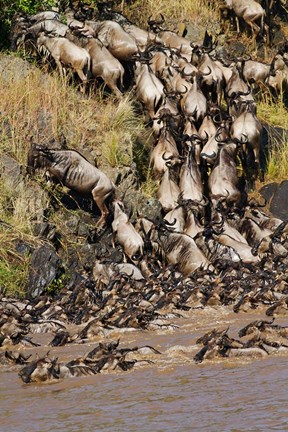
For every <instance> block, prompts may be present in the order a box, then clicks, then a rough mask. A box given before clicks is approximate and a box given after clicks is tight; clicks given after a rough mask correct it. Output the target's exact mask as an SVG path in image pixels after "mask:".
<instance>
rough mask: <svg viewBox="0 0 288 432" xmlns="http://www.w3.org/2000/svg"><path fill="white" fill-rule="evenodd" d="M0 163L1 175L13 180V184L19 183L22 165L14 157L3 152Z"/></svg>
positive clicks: (21, 177) (21, 176)
mask: <svg viewBox="0 0 288 432" xmlns="http://www.w3.org/2000/svg"><path fill="white" fill-rule="evenodd" d="M0 165H1V175H3V176H5V177H8V178H9V179H11V180H13V182H14V185H15V183H19V182H20V181H22V180H23V175H22V166H21V165H20V164H19V163H18V162H17V161H16V160H15V159H13V158H11V157H10V156H7V155H5V154H2V155H1V159H0Z"/></svg>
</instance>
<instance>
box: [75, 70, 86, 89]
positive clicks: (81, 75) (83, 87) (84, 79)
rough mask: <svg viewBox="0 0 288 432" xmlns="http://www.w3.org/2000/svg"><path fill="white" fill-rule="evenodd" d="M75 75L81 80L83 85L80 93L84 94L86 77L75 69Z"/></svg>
mask: <svg viewBox="0 0 288 432" xmlns="http://www.w3.org/2000/svg"><path fill="white" fill-rule="evenodd" d="M76 73H77V75H78V76H79V78H80V79H81V81H82V84H83V85H82V88H81V93H85V92H86V85H87V77H86V75H85V74H84V72H83V71H82V70H81V69H77V70H76Z"/></svg>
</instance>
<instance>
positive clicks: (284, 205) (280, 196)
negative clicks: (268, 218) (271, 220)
mask: <svg viewBox="0 0 288 432" xmlns="http://www.w3.org/2000/svg"><path fill="white" fill-rule="evenodd" d="M270 211H271V213H272V214H273V216H275V217H277V218H280V219H283V220H286V219H287V218H288V180H284V181H283V182H282V183H280V185H279V186H278V187H277V189H276V191H275V192H274V195H273V197H272V200H271V204H270Z"/></svg>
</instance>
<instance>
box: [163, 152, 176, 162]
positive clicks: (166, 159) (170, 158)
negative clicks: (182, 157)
mask: <svg viewBox="0 0 288 432" xmlns="http://www.w3.org/2000/svg"><path fill="white" fill-rule="evenodd" d="M165 154H166V152H165V153H163V155H162V159H163V160H165V161H171V160H172V159H173V158H174V156H173V155H171V156H169V157H167V158H165Z"/></svg>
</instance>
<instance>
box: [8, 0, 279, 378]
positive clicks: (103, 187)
mask: <svg viewBox="0 0 288 432" xmlns="http://www.w3.org/2000/svg"><path fill="white" fill-rule="evenodd" d="M266 3H267V2H266ZM268 3H269V5H270V7H272V6H273V3H274V2H273V1H271V2H268ZM281 4H282V3H281ZM266 6H267V5H266ZM267 7H268V6H267ZM225 8H226V9H225ZM220 10H221V15H222V16H223V14H224V16H226V17H227V16H228V18H229V17H231V14H232V17H233V20H236V25H237V27H239V23H240V26H245V25H246V26H247V29H246V30H247V32H248V34H249V29H250V35H251V41H252V43H255V44H256V45H257V44H259V43H269V38H268V34H269V32H270V30H271V28H270V27H271V20H269V26H268V24H267V21H265V19H264V18H265V9H264V8H262V6H261V5H260V4H259V3H257V2H255V1H253V0H239V1H236V0H235V1H233V0H232V1H228V0H227V1H226V3H225V5H224V6H223V4H222V6H221V8H220ZM223 11H224V12H223ZM225 12H227V13H226V14H225ZM98 13H99V16H98V18H97V20H96V19H95V20H94V19H92V16H91V14H92V11H91V9H90V8H89V7H84V6H83V4H82V5H81V7H79V9H77V10H73V9H71V8H70V9H69V8H68V9H67V10H66V13H65V15H66V23H65V24H63V22H61V21H60V15H59V13H58V12H55V11H45V12H41V13H39V14H37V15H34V16H25V17H23V16H22V17H17V19H16V20H15V25H14V30H13V33H12V43H13V46H15V47H19V46H23V44H29V45H30V47H31V46H34V47H36V49H37V52H38V53H41V55H43V56H44V58H45V59H46V60H49V61H51V59H53V60H54V62H55V64H56V66H57V68H58V70H59V72H60V73H61V74H62V75H63V74H65V73H67V70H68V69H70V70H71V71H73V72H75V73H76V74H77V75H78V77H79V79H80V81H81V90H82V91H83V92H84V93H85V92H86V91H87V87H88V86H91V83H92V82H93V81H94V82H95V80H96V79H97V78H101V79H102V80H103V81H104V83H105V85H106V86H107V88H108V89H110V91H111V92H113V93H115V96H116V97H117V98H119V99H121V97H122V94H123V92H125V91H127V90H129V91H130V92H131V94H133V95H134V97H135V99H136V100H137V101H138V103H139V102H140V103H141V104H142V106H143V113H144V114H145V115H146V119H147V127H150V128H151V129H152V136H153V141H154V145H153V150H152V151H151V155H150V161H151V167H152V172H153V176H154V179H155V181H156V182H157V184H158V190H157V199H158V200H159V202H160V203H161V206H162V217H161V218H160V217H159V218H157V219H155V220H152V219H149V218H147V217H145V215H138V218H137V221H136V222H135V221H133V220H131V216H130V215H128V212H127V211H126V209H125V200H123V197H122V199H120V197H119V193H117V192H118V191H117V186H115V184H114V183H113V181H112V180H110V179H109V178H108V177H107V175H106V174H104V173H103V172H102V171H101V170H100V169H99V168H97V167H95V166H94V165H92V164H91V163H90V162H89V161H88V160H87V159H86V158H84V157H83V156H82V155H81V154H80V153H79V152H78V151H76V150H74V149H73V150H67V149H61V148H49V147H48V146H44V145H39V144H36V143H32V144H31V148H30V150H29V154H28V161H27V172H28V173H29V175H33V173H34V172H35V170H36V169H42V170H43V171H46V173H48V174H49V178H50V179H51V178H52V179H55V180H57V181H58V182H60V183H62V184H63V185H65V186H67V187H68V188H70V189H72V190H74V191H75V192H77V193H79V194H83V195H87V194H91V195H92V198H93V200H94V201H95V203H96V205H97V207H98V208H99V210H100V212H101V216H100V217H99V220H98V221H97V225H98V228H99V230H110V229H112V232H113V244H117V245H120V246H121V247H122V250H123V260H122V262H113V260H111V259H110V260H109V259H108V257H107V258H106V259H96V258H97V257H95V262H94V263H92V264H91V266H90V267H91V271H90V273H89V272H88V273H86V274H85V275H83V279H82V281H81V282H80V283H79V284H78V285H77V286H76V287H74V286H73V287H69V286H66V287H65V288H63V290H61V292H60V293H56V294H55V295H54V297H49V295H42V296H40V297H37V298H34V299H29V300H28V299H27V300H21V301H20V300H13V299H8V298H5V297H2V300H1V327H0V345H1V346H2V352H1V357H0V358H1V360H0V361H1V363H4V364H18V365H19V364H20V365H24V367H23V369H21V371H20V373H19V375H20V377H21V378H22V380H23V381H24V382H25V383H27V382H31V381H33V382H38V381H46V380H49V379H59V378H63V377H68V376H79V375H92V374H96V373H99V372H102V371H108V370H117V369H119V370H128V369H131V368H132V367H133V366H134V365H135V364H136V363H139V362H140V363H143V362H144V363H149V362H152V360H149V358H146V355H148V354H153V355H154V357H155V358H154V357H153V362H155V361H156V362H157V360H156V358H157V356H159V355H161V353H160V352H159V351H157V350H156V349H154V348H153V347H150V346H143V347H134V348H119V340H118V341H114V342H105V343H104V342H103V343H99V345H97V346H96V348H95V349H93V350H92V351H90V352H89V353H87V354H86V355H85V356H81V357H79V358H77V359H75V360H73V361H70V362H69V363H59V362H58V359H56V358H50V357H49V355H48V354H47V355H46V356H45V357H40V358H39V357H37V358H36V359H35V360H33V361H30V360H29V356H26V355H24V354H22V353H20V352H19V351H17V353H15V352H12V351H11V350H9V346H10V345H16V346H17V347H19V346H27V345H28V346H35V345H37V344H35V342H34V341H33V340H32V337H31V336H33V334H35V333H41V332H51V333H53V337H51V341H50V343H49V345H50V346H51V347H56V346H63V345H65V344H71V343H73V344H76V343H84V342H92V341H93V340H95V338H99V336H100V337H104V338H106V337H108V336H109V335H111V336H110V337H112V336H113V333H115V332H118V333H119V332H122V331H128V330H133V329H134V330H137V329H142V330H157V331H167V330H173V329H175V328H177V325H175V324H173V319H177V318H179V317H183V316H184V317H185V316H186V314H187V313H188V312H189V311H193V309H199V308H205V307H220V306H227V307H230V308H232V309H233V311H234V312H235V313H238V312H239V311H245V312H247V311H249V310H251V309H256V308H258V307H259V308H260V306H262V307H263V305H264V307H265V308H266V315H267V316H270V317H272V321H269V320H266V321H265V320H258V321H255V322H251V323H250V324H249V325H247V326H246V327H245V328H243V329H240V331H239V337H241V338H242V337H244V336H247V335H249V336H250V338H248V339H247V338H246V340H245V342H243V341H241V340H237V339H233V338H232V337H230V336H228V330H227V329H224V330H223V329H221V330H217V329H214V330H213V331H212V332H210V333H207V334H206V335H204V336H203V337H201V338H199V340H197V343H199V344H202V345H203V347H202V348H201V349H200V350H199V352H197V353H196V354H195V356H194V360H195V362H196V363H199V362H202V361H203V360H204V359H212V358H215V357H216V358H217V357H238V356H241V357H245V356H247V357H251V356H252V357H254V356H263V357H264V356H266V355H269V354H271V353H278V352H282V351H284V352H285V351H287V348H288V328H286V327H284V326H280V325H277V324H275V323H274V322H273V321H274V319H275V317H277V316H279V315H283V314H284V315H285V314H287V311H288V279H287V269H288V236H287V234H288V226H287V221H283V220H281V219H278V218H275V217H271V216H270V215H269V214H268V213H267V212H265V211H264V210H263V207H264V205H265V203H264V204H263V203H262V204H261V203H259V202H258V201H257V200H256V199H251V198H250V199H249V197H248V193H247V191H248V190H249V188H251V187H252V186H253V184H254V182H255V181H256V180H257V179H258V180H260V181H261V180H263V178H264V175H265V172H264V171H265V169H264V168H265V166H264V165H263V159H265V154H264V151H263V147H262V130H263V126H262V124H261V122H260V121H259V119H258V118H257V100H256V97H255V93H256V92H257V89H258V90H259V88H264V87H266V88H268V89H270V90H271V91H273V92H274V96H275V97H277V95H278V97H280V96H281V93H282V90H283V89H285V86H287V83H288V45H287V43H285V42H283V43H282V44H281V45H279V47H278V50H277V53H276V54H275V55H274V57H273V59H272V61H271V63H270V64H266V63H261V62H258V61H254V60H252V59H248V58H244V57H242V58H236V57H234V58H231V57H229V55H227V53H226V52H225V51H224V50H223V49H222V50H221V49H218V50H217V42H216V41H215V40H214V39H213V38H212V37H211V36H210V35H209V34H208V33H207V32H206V34H205V38H204V41H203V42H202V43H201V42H199V41H197V42H195V41H191V40H189V38H187V37H185V36H184V35H179V34H177V33H176V32H174V31H171V30H169V29H167V28H166V25H165V21H164V18H163V16H161V17H158V19H152V18H151V17H150V18H149V20H148V26H149V29H148V30H143V29H141V28H139V27H137V26H136V25H134V24H132V23H131V22H130V21H129V20H128V19H127V18H125V16H124V15H123V14H121V13H119V12H115V11H113V9H112V8H111V3H109V2H108V3H106V4H105V3H101V4H100V3H99V5H98ZM229 19H230V18H229ZM265 35H266V37H265ZM270 43H271V42H270ZM190 319H191V318H190ZM70 324H76V325H77V326H79V327H78V328H79V330H78V331H76V332H71V331H69V330H68V328H67V326H68V325H70ZM29 335H30V336H29ZM19 344H20V345H19Z"/></svg>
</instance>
